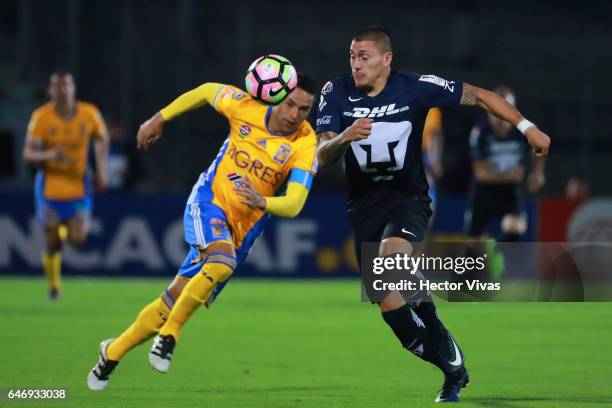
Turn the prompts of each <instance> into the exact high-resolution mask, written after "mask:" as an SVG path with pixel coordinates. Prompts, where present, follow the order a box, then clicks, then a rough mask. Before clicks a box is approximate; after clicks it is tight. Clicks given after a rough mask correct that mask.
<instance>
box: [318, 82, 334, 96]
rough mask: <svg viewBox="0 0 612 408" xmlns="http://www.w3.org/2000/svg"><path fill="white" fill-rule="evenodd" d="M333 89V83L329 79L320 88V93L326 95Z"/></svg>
mask: <svg viewBox="0 0 612 408" xmlns="http://www.w3.org/2000/svg"><path fill="white" fill-rule="evenodd" d="M333 89H334V84H332V82H331V81H327V83H326V84H325V85H323V89H321V95H327V94H328V93H330V92H331V91H332V90H333Z"/></svg>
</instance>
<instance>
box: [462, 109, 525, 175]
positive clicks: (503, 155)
mask: <svg viewBox="0 0 612 408" xmlns="http://www.w3.org/2000/svg"><path fill="white" fill-rule="evenodd" d="M528 150H529V149H528V145H527V141H526V139H525V136H523V135H522V134H521V132H519V131H518V130H517V129H516V128H514V127H513V128H511V129H510V131H509V133H508V134H507V135H506V136H499V135H497V134H496V133H495V131H494V130H493V128H492V127H491V123H490V122H489V121H488V120H487V119H485V120H483V121H482V122H480V123H479V124H478V125H476V127H474V129H473V130H472V134H471V135H470V157H471V159H472V160H488V161H489V165H490V168H491V170H493V171H494V172H496V173H505V172H507V171H510V170H512V169H514V168H515V167H517V166H519V165H521V164H524V163H525V158H526V155H527V152H528Z"/></svg>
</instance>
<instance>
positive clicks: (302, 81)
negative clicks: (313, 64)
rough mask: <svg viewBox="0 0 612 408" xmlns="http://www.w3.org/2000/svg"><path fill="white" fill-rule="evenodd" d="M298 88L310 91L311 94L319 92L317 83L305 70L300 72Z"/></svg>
mask: <svg viewBox="0 0 612 408" xmlns="http://www.w3.org/2000/svg"><path fill="white" fill-rule="evenodd" d="M297 77H298V83H297V86H298V88H301V89H302V90H304V91H306V92H308V93H309V94H311V95H316V94H317V84H316V83H315V81H314V80H313V79H312V78H311V77H309V76H308V74H306V73H304V72H298V74H297Z"/></svg>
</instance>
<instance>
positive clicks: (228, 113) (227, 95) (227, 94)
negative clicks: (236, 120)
mask: <svg viewBox="0 0 612 408" xmlns="http://www.w3.org/2000/svg"><path fill="white" fill-rule="evenodd" d="M246 96H247V95H246V94H245V93H244V91H242V90H241V89H239V88H236V87H235V86H231V85H223V86H221V88H219V90H218V91H217V94H216V95H215V97H214V98H213V101H212V106H213V108H215V110H216V111H217V112H219V113H220V114H222V115H223V116H225V117H226V118H228V119H231V117H232V116H233V115H234V112H236V109H238V107H239V106H240V104H241V103H242V102H243V101H244V99H245V97H246Z"/></svg>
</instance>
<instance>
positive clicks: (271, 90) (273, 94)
mask: <svg viewBox="0 0 612 408" xmlns="http://www.w3.org/2000/svg"><path fill="white" fill-rule="evenodd" d="M284 89H285V88H280V89H278V90H276V89H270V92H269V94H270V96H272V97H274V96H276V95H278V94H279V93H281V92H282V91H283V90H284Z"/></svg>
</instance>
